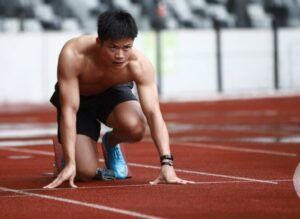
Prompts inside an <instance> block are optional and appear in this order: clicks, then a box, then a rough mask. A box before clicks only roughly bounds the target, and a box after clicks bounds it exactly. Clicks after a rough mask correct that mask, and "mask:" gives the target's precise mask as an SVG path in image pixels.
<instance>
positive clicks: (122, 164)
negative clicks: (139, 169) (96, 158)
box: [102, 132, 129, 179]
mask: <svg viewBox="0 0 300 219" xmlns="http://www.w3.org/2000/svg"><path fill="white" fill-rule="evenodd" d="M109 133H110V132H107V133H105V134H104V136H103V137H102V150H103V155H104V160H105V165H106V168H108V169H111V170H113V171H114V173H115V177H116V178H117V179H126V178H128V177H129V174H128V173H129V171H128V167H127V164H126V161H125V158H124V156H123V153H122V149H121V145H120V144H117V145H116V146H110V145H108V143H107V137H108V135H109Z"/></svg>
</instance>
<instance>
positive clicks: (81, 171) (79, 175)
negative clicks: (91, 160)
mask: <svg viewBox="0 0 300 219" xmlns="http://www.w3.org/2000/svg"><path fill="white" fill-rule="evenodd" d="M96 171H97V165H91V166H89V167H77V171H76V179H77V180H79V181H90V180H92V179H93V178H94V177H95V175H96Z"/></svg>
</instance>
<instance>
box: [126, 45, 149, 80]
mask: <svg viewBox="0 0 300 219" xmlns="http://www.w3.org/2000/svg"><path fill="white" fill-rule="evenodd" d="M129 68H130V70H131V72H132V74H133V75H134V78H135V80H136V81H137V82H143V81H148V80H151V79H152V78H153V76H154V68H153V65H152V63H151V62H150V60H149V59H148V58H147V57H146V56H145V55H144V54H143V53H142V52H140V51H139V50H137V49H134V51H133V54H132V57H131V60H130V63H129Z"/></svg>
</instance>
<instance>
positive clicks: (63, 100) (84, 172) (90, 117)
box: [44, 11, 191, 188]
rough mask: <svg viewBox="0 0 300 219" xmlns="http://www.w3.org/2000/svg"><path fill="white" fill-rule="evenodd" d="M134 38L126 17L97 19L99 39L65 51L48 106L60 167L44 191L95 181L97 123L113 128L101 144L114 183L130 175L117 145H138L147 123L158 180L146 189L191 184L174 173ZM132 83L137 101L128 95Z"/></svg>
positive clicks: (150, 78)
mask: <svg viewBox="0 0 300 219" xmlns="http://www.w3.org/2000/svg"><path fill="white" fill-rule="evenodd" d="M137 32H138V31H137V26H136V23H135V21H134V19H133V18H132V16H131V15H130V14H129V13H127V12H124V11H108V12H105V13H103V14H101V15H100V16H99V18H98V36H92V35H90V36H88V35H84V36H80V37H77V38H74V39H71V40H69V41H68V42H67V43H66V44H65V46H64V47H63V49H62V51H61V53H60V56H59V62H58V75H57V77H58V83H57V85H56V91H55V92H54V94H53V96H52V98H51V102H52V103H53V104H54V105H55V106H56V108H57V113H58V139H59V141H60V143H61V144H62V148H63V151H64V167H63V169H62V170H61V172H60V173H59V174H58V176H57V177H56V179H55V180H54V181H53V182H51V183H50V184H48V185H47V186H45V187H44V188H55V187H58V186H60V185H61V184H62V183H63V182H64V181H69V184H70V186H71V187H76V185H75V184H74V180H75V177H76V179H80V180H90V179H93V178H94V177H95V174H96V170H97V163H98V151H97V140H98V138H99V135H100V134H99V133H100V122H102V123H104V124H106V125H107V126H109V127H111V128H112V131H111V132H107V133H105V135H104V136H103V139H102V144H103V145H104V147H103V148H104V151H105V154H106V156H108V157H106V158H107V159H108V160H109V161H106V162H107V164H108V165H109V168H110V169H113V170H114V171H115V174H116V178H126V177H127V174H128V172H127V170H128V169H127V164H126V162H125V160H124V157H123V155H122V151H121V148H120V145H119V143H121V142H137V141H140V140H141V139H142V138H143V136H144V134H145V129H146V128H145V127H146V120H147V122H148V125H149V127H150V131H151V136H152V138H153V141H154V143H155V145H156V147H157V149H158V152H159V155H160V160H161V170H160V173H159V176H158V177H157V178H156V179H155V180H154V181H152V182H150V183H152V184H157V183H179V184H186V183H191V181H187V180H183V179H180V178H178V177H177V176H176V173H175V171H174V168H173V157H172V155H171V151H170V147H169V136H168V131H167V128H166V124H165V122H164V120H163V118H162V114H161V111H160V107H159V99H158V94H157V87H156V82H155V72H154V69H153V67H152V65H151V63H150V62H149V60H148V59H147V58H146V57H145V56H144V55H143V54H141V53H140V52H139V51H138V50H137V49H135V48H133V42H134V39H135V37H136V36H137ZM133 82H135V84H136V86H137V91H138V95H139V101H137V98H136V97H135V96H134V94H133V93H132V91H131V89H132V86H133ZM145 117H146V119H145Z"/></svg>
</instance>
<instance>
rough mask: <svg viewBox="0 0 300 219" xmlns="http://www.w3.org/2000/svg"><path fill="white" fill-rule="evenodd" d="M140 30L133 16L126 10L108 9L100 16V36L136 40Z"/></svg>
mask: <svg viewBox="0 0 300 219" xmlns="http://www.w3.org/2000/svg"><path fill="white" fill-rule="evenodd" d="M137 33H138V30H137V26H136V23H135V21H134V19H133V17H132V16H131V15H130V14H129V13H127V12H125V11H121V10H120V11H106V12H104V13H102V14H100V15H99V17H98V38H99V39H100V40H101V41H102V42H103V41H105V40H121V39H125V38H131V39H132V40H134V39H135V38H136V36H137Z"/></svg>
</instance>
